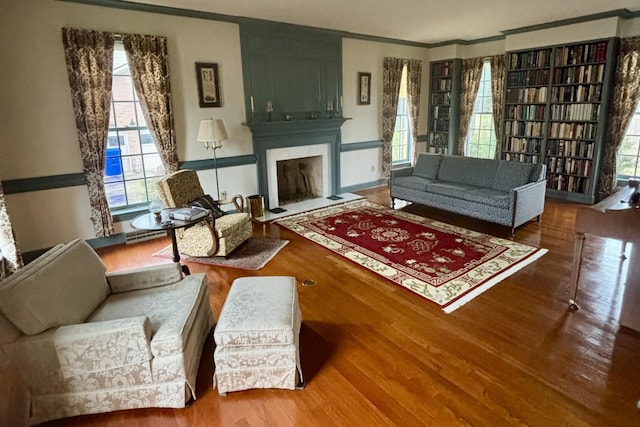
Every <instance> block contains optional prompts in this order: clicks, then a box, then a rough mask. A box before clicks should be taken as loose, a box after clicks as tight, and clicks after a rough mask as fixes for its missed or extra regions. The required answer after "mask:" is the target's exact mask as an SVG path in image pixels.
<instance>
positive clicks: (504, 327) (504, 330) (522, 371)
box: [47, 187, 640, 427]
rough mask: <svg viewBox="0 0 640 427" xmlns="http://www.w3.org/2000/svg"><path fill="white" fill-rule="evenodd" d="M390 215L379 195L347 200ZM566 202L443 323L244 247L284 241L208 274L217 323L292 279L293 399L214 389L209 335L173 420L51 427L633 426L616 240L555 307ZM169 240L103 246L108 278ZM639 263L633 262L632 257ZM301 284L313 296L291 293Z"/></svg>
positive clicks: (638, 414)
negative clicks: (254, 264)
mask: <svg viewBox="0 0 640 427" xmlns="http://www.w3.org/2000/svg"><path fill="white" fill-rule="evenodd" d="M359 194H362V195H364V196H366V197H367V198H369V199H370V200H371V201H373V202H377V203H381V204H384V205H389V202H390V199H389V194H388V190H387V188H386V187H379V188H376V189H371V190H366V191H362V192H359ZM405 209H407V210H410V211H411V212H414V213H419V214H422V215H425V216H429V217H431V218H436V219H441V220H445V221H448V222H451V223H454V224H457V225H461V226H463V227H467V228H471V229H474V230H477V231H481V232H486V233H489V234H494V235H499V236H501V237H507V236H508V232H509V230H508V229H507V228H503V227H497V226H495V225H491V224H487V223H483V222H479V221H475V220H471V219H468V218H464V217H460V216H456V215H451V214H448V213H444V212H441V211H436V210H432V209H428V208H425V207H419V206H413V205H411V206H408V207H407V208H405ZM575 209H576V205H573V204H570V203H566V202H561V201H556V200H553V199H549V200H548V201H547V204H546V207H545V212H544V215H543V217H542V222H541V223H537V222H531V223H528V224H526V225H525V226H523V227H521V228H520V229H519V230H518V231H517V232H516V235H515V237H514V240H516V241H520V242H524V243H528V244H531V245H534V246H538V247H544V248H547V249H549V253H547V254H546V255H544V256H543V257H542V258H541V259H539V260H538V261H536V262H535V263H533V264H531V265H529V266H527V267H525V268H524V269H523V270H521V271H519V272H517V273H516V274H514V275H512V276H511V277H509V278H507V279H506V280H504V281H503V282H501V283H499V284H498V285H496V286H494V287H493V288H491V289H490V290H488V291H487V292H485V293H483V294H482V295H480V296H478V297H477V298H475V299H474V300H473V301H471V302H470V303H468V304H466V305H464V306H463V307H461V308H459V309H458V310H456V311H454V312H453V313H451V314H444V313H443V312H442V311H441V310H440V309H439V308H438V307H437V306H435V305H433V304H431V303H430V302H428V301H427V300H425V299H423V298H421V297H419V296H417V295H415V294H413V293H411V292H409V291H407V290H405V289H403V288H401V287H399V286H396V285H394V284H393V283H391V282H388V281H386V280H384V279H382V278H380V277H379V276H377V275H375V274H374V273H371V272H369V271H366V270H364V269H362V268H360V267H358V266H356V265H355V264H353V263H350V262H348V261H346V260H344V259H343V258H341V257H339V256H338V255H335V254H334V253H332V252H330V251H329V250H326V249H324V248H322V247H320V246H319V245H317V244H314V243H312V242H310V241H308V240H305V239H303V238H301V237H299V236H297V235H295V234H294V233H292V232H290V231H288V230H286V229H284V228H280V227H278V226H277V225H272V224H264V225H255V226H254V233H255V234H256V235H265V236H270V237H278V238H281V239H287V240H289V241H290V243H289V245H287V246H286V247H285V248H284V249H283V250H282V251H281V252H280V253H279V254H278V256H277V257H276V258H274V259H273V260H272V261H271V262H270V263H268V264H267V265H266V266H265V267H264V268H263V269H261V270H259V271H246V270H237V269H231V268H217V267H210V266H205V265H201V264H193V263H191V264H190V265H189V267H190V269H191V272H192V273H198V272H205V273H206V274H207V276H208V279H209V283H210V287H211V307H212V309H213V312H214V315H216V316H217V315H218V314H219V313H220V308H221V306H222V304H223V302H224V299H225V297H226V295H227V292H228V290H229V286H230V285H231V282H232V281H233V280H234V279H235V278H237V277H240V276H252V275H260V276H262V275H291V276H295V277H296V278H297V280H298V282H299V283H300V285H299V287H298V293H299V298H300V306H301V309H302V313H303V326H302V331H301V357H302V368H303V372H304V374H305V377H306V380H307V385H306V388H305V389H304V390H303V391H282V390H249V391H244V392H235V393H229V395H227V396H226V397H220V396H218V393H217V391H216V390H213V389H212V388H211V377H212V372H213V362H212V350H213V344H212V341H211V339H209V341H208V342H207V344H206V345H205V348H204V353H203V358H202V362H201V364H200V371H199V376H198V384H197V396H198V399H197V400H196V401H195V402H194V403H193V404H192V405H191V406H190V407H189V408H185V409H180V410H172V409H144V410H132V411H120V412H116V413H108V414H100V415H91V416H82V417H76V418H71V419H65V420H60V421H55V422H51V423H49V424H47V425H49V426H105V425H108V426H112V427H114V426H154V427H155V426H159V427H162V426H265V425H273V426H338V425H339V426H387V425H388V426H391V425H396V426H420V425H454V426H458V425H473V426H489V425H490V426H500V425H535V426H561V425H562V426H564V425H566V426H632V425H636V426H637V425H640V409H638V407H637V402H638V400H639V399H640V336H639V334H637V333H634V332H632V331H628V330H625V331H620V330H619V325H618V314H619V311H620V303H621V298H622V295H623V292H622V290H623V287H622V283H623V278H624V273H625V272H626V265H627V263H629V262H630V261H629V260H627V261H625V262H623V263H621V262H620V259H619V252H620V248H621V243H620V242H616V241H611V240H607V239H602V238H595V237H594V238H592V239H591V240H590V243H589V244H588V246H587V248H586V250H585V255H584V262H583V264H584V267H583V270H582V281H581V291H580V294H579V302H580V304H581V309H580V310H579V311H577V312H569V311H568V310H567V300H568V296H569V292H568V286H569V278H570V271H571V259H572V248H573V223H574V219H575ZM167 244H169V241H168V239H160V240H155V241H149V242H143V243H139V244H134V245H128V246H126V245H123V246H118V247H111V248H105V249H103V250H100V251H99V252H100V255H101V257H102V258H103V259H104V262H105V263H106V265H107V267H108V269H109V270H118V269H123V268H129V267H136V266H142V265H151V264H158V263H163V262H166V260H163V259H159V258H154V257H152V256H151V254H152V253H153V252H155V251H157V250H159V249H161V248H162V247H164V246H166V245H167ZM633 261H637V260H633ZM305 279H313V280H315V282H316V284H315V285H313V286H302V285H301V282H302V281H303V280H305Z"/></svg>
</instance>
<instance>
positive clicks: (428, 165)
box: [413, 153, 442, 179]
mask: <svg viewBox="0 0 640 427" xmlns="http://www.w3.org/2000/svg"><path fill="white" fill-rule="evenodd" d="M441 161H442V154H431V153H422V154H420V155H419V156H418V161H417V162H416V165H415V167H414V168H413V174H414V175H415V176H419V177H421V178H427V179H436V177H437V176H438V169H439V168H440V162H441Z"/></svg>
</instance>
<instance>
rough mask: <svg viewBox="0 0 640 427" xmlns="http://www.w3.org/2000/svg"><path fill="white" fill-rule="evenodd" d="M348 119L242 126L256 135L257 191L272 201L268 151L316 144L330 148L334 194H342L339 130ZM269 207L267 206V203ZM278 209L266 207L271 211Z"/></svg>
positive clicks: (254, 145) (254, 149) (254, 139)
mask: <svg viewBox="0 0 640 427" xmlns="http://www.w3.org/2000/svg"><path fill="white" fill-rule="evenodd" d="M347 120H349V119H348V118H346V117H335V118H326V119H313V120H291V121H272V122H253V123H243V125H244V126H247V127H248V128H249V129H251V132H252V134H253V152H254V153H255V155H256V158H257V167H258V190H259V192H260V194H262V195H263V196H264V197H265V201H268V200H269V188H268V177H267V150H271V149H274V148H284V147H297V146H304V145H314V144H328V145H329V147H330V155H329V157H330V160H331V194H332V195H335V194H339V193H340V191H339V190H340V145H341V137H340V127H341V126H342V125H343V124H344V122H345V121H347ZM267 203H268V202H267ZM274 207H275V206H267V208H268V209H271V208H274Z"/></svg>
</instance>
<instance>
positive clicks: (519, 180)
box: [490, 160, 535, 191]
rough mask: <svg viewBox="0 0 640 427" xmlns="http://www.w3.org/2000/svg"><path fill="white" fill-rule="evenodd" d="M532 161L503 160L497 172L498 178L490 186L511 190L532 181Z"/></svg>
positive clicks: (495, 188)
mask: <svg viewBox="0 0 640 427" xmlns="http://www.w3.org/2000/svg"><path fill="white" fill-rule="evenodd" d="M534 166H535V165H534V164H532V163H520V162H510V161H507V160H501V161H500V164H499V165H498V171H497V172H496V178H495V180H494V182H493V184H492V185H491V186H490V188H493V189H494V190H498V191H510V190H511V189H512V188H516V187H520V186H521V185H525V184H526V183H528V182H531V181H530V179H531V173H532V172H533V169H534Z"/></svg>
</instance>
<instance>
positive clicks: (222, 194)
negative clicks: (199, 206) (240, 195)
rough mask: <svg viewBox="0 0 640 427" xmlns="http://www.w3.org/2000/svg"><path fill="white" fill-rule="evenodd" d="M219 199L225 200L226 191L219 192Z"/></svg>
mask: <svg viewBox="0 0 640 427" xmlns="http://www.w3.org/2000/svg"><path fill="white" fill-rule="evenodd" d="M220 197H221V198H222V200H227V190H222V191H221V192H220Z"/></svg>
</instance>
